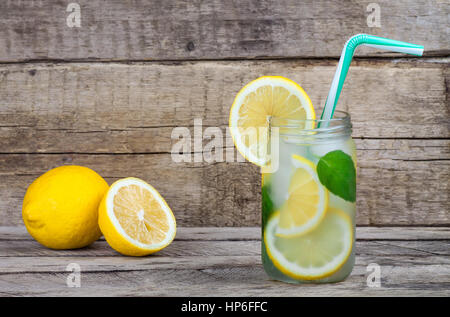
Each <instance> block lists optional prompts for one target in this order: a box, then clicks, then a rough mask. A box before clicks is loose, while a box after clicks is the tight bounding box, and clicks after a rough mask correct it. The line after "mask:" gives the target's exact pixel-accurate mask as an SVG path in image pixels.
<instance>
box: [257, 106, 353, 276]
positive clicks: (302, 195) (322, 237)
mask: <svg viewBox="0 0 450 317" xmlns="http://www.w3.org/2000/svg"><path fill="white" fill-rule="evenodd" d="M319 126H321V127H322V128H318V127H319ZM324 126H326V127H324ZM271 129H272V131H274V130H275V129H277V133H273V134H272V137H276V138H277V140H278V142H279V151H278V164H277V165H278V168H276V169H274V171H272V172H271V173H264V174H263V176H262V262H263V265H264V269H265V271H266V272H267V274H268V275H269V276H270V277H272V278H274V279H277V280H281V281H285V282H291V283H303V282H313V283H325V282H338V281H341V280H343V279H345V278H346V277H347V276H348V275H349V274H350V272H351V271H352V268H353V265H354V262H355V255H354V252H355V251H354V241H355V238H354V237H355V200H356V193H355V191H356V183H355V178H356V151H355V144H354V142H353V140H352V138H351V132H352V131H351V122H350V117H349V115H348V114H347V113H345V112H339V111H336V113H335V115H334V118H333V119H332V120H329V121H328V122H327V124H326V125H324V124H321V123H320V120H288V119H280V118H276V117H272V118H271Z"/></svg>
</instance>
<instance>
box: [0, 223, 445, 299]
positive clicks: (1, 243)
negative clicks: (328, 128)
mask: <svg viewBox="0 0 450 317" xmlns="http://www.w3.org/2000/svg"><path fill="white" fill-rule="evenodd" d="M448 230H449V228H420V227H418V228H370V227H364V228H358V234H359V233H361V235H362V236H363V238H364V237H365V238H373V237H375V238H378V239H380V241H367V240H358V241H357V243H356V254H357V256H356V265H355V268H354V270H353V272H352V274H351V275H350V277H349V278H348V279H347V280H345V281H344V282H342V283H338V284H325V285H321V286H320V287H318V286H317V285H302V286H301V287H299V286H296V285H290V284H284V283H279V282H275V281H272V280H271V279H270V278H269V277H268V276H267V275H266V274H265V273H264V271H263V268H262V265H261V260H260V256H259V252H260V241H258V236H259V228H255V227H252V228H183V227H181V228H180V229H179V233H180V234H179V236H180V239H181V238H182V239H184V240H178V238H177V239H176V240H175V241H174V242H173V243H172V244H171V245H170V246H169V247H167V248H166V249H164V250H162V251H160V252H158V253H156V254H155V255H152V256H149V257H143V258H133V257H124V256H119V255H117V254H116V253H113V251H112V250H111V249H109V247H108V246H107V244H106V242H105V241H104V240H101V241H98V242H95V243H94V244H93V245H92V246H91V247H88V248H84V249H80V250H72V251H56V250H50V249H46V248H45V247H43V246H41V245H39V244H38V243H37V242H35V241H31V240H30V239H29V236H27V235H26V234H25V232H24V228H23V227H0V253H1V254H0V259H1V260H0V294H2V295H3V296H11V295H31V296H36V295H41V296H42V295H48V296H49V295H58V296H61V295H64V296H74V295H75V296H76V295H78V296H80V295H84V296H86V295H97V296H107V295H109V296H120V295H121V296H125V295H141V296H144V295H146V296H187V295H190V296H202V295H203V296H205V295H209V296H210V295H211V294H213V295H216V296H229V295H234V296H258V295H259V296H289V295H290V296H311V295H316V296H324V295H328V296H351V295H359V296H373V295H382V296H389V295H390V296H393V295H397V296H407V295H420V296H448V295H450V291H449V290H450V288H449V287H450V278H449V276H450V257H449V248H448V246H449V242H450V239H449V231H448ZM433 232H434V233H433ZM408 237H409V238H411V239H418V238H419V239H426V241H419V240H414V241H412V240H411V241H408V240H403V241H395V240H391V241H387V240H389V239H392V238H394V239H406V238H408ZM435 237H439V238H440V239H444V240H434V241H429V240H428V239H431V238H435ZM241 238H243V239H249V240H246V241H243V240H239V239H241ZM383 238H385V239H386V241H382V239H383ZM219 240H225V241H219ZM70 263H77V264H78V265H80V268H81V287H80V288H68V287H67V286H66V280H67V277H68V274H69V273H70V272H67V271H66V268H67V265H68V264H70ZM370 263H377V264H379V265H380V267H381V288H370V287H368V286H367V284H366V278H367V274H368V273H367V271H366V268H367V265H368V264H370ZM194 281H195V283H194ZM192 285H195V287H192Z"/></svg>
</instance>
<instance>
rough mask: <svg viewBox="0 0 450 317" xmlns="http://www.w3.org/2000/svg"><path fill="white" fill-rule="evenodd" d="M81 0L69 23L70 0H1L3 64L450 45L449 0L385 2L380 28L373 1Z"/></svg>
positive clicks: (433, 49) (438, 50)
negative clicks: (352, 43)
mask: <svg viewBox="0 0 450 317" xmlns="http://www.w3.org/2000/svg"><path fill="white" fill-rule="evenodd" d="M77 3H79V4H80V6H81V27H80V28H77V27H74V28H70V27H68V26H67V24H66V17H67V16H68V15H69V13H67V12H66V8H67V5H68V3H66V2H63V1H56V0H52V1H42V0H32V1H31V0H30V1H2V2H1V3H0V62H16V61H26V60H30V59H31V60H33V59H54V60H68V59H72V60H73V59H76V60H179V59H181V60H184V59H223V58H255V57H305V56H306V57H310V56H316V57H328V56H333V57H337V56H339V54H340V53H341V49H342V46H343V45H344V43H345V41H346V40H347V39H348V38H349V37H350V36H351V35H354V34H357V33H364V32H365V33H370V34H375V35H380V36H385V37H389V38H394V39H399V40H404V41H410V42H414V43H419V44H422V45H424V46H425V48H426V53H427V54H432V55H445V54H448V52H449V50H450V47H449V42H448V39H449V36H450V31H449V28H448V24H449V18H448V14H447V13H448V11H449V10H450V9H449V4H448V2H447V1H432V0H420V1H413V2H412V1H407V0H401V1H388V0H380V1H377V4H378V5H379V6H380V10H381V11H380V27H369V26H368V24H367V17H368V15H369V12H368V11H367V8H368V4H369V3H371V0H363V1H358V3H356V4H355V3H349V2H348V1H345V0H339V1H325V0H322V1H315V0H308V1H290V0H284V1H252V0H245V1H232V2H229V1H225V2H224V1H220V0H216V1H207V2H203V1H189V2H186V1H162V0H153V1H141V0H133V1H126V2H123V1H120V0H114V1H108V2H107V3H104V2H102V1H87V0H80V1H78V2H77ZM358 54H359V55H364V56H373V55H375V56H379V55H392V54H389V53H386V52H385V53H381V52H377V51H375V50H368V49H367V50H362V51H360V52H358Z"/></svg>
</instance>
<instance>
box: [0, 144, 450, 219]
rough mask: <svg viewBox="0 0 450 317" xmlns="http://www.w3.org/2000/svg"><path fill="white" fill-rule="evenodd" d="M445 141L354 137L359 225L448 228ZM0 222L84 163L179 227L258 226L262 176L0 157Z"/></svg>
mask: <svg viewBox="0 0 450 317" xmlns="http://www.w3.org/2000/svg"><path fill="white" fill-rule="evenodd" d="M449 142H450V141H448V140H422V141H420V140H357V149H358V150H357V152H358V160H359V162H358V186H357V223H358V224H360V225H421V224H426V225H449V224H450V218H449V212H448V210H450V205H449V197H448V196H449V181H448V180H449V178H450V177H449V176H450V175H449V173H450V163H449V162H450V161H449V152H448V149H449ZM0 163H1V164H0V175H1V178H2V182H1V183H0V197H1V199H0V215H1V217H0V222H1V224H2V225H17V224H22V219H21V204H22V199H23V196H24V194H25V191H26V188H27V187H28V186H29V184H31V182H32V181H33V180H34V179H35V178H37V177H38V176H39V175H40V174H42V173H43V172H44V171H47V170H49V169H51V168H54V167H56V166H59V165H64V164H75V165H82V166H88V167H90V168H92V169H94V170H95V171H97V172H98V173H100V175H102V176H103V177H105V179H106V180H107V181H108V182H109V183H112V182H113V181H115V180H117V179H119V178H124V177H127V176H136V177H140V178H142V179H144V180H147V181H148V182H150V183H151V184H152V185H153V186H155V187H156V188H157V189H158V190H159V191H160V193H161V194H162V195H163V197H165V198H166V200H167V202H168V203H169V205H170V206H171V208H172V210H173V211H174V213H175V216H176V218H177V221H178V223H179V224H181V225H183V226H202V225H203V226H243V225H244V226H248V225H257V224H259V223H260V199H261V197H260V190H261V189H260V186H261V185H260V174H259V170H258V168H257V167H256V166H253V165H252V164H250V163H238V162H234V163H226V162H215V163H210V164H209V163H194V162H193V163H175V162H173V161H172V159H171V156H170V154H121V155H117V154H116V155H110V154H95V155H92V154H70V153H67V154H0Z"/></svg>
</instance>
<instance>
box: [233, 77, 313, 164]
mask: <svg viewBox="0 0 450 317" xmlns="http://www.w3.org/2000/svg"><path fill="white" fill-rule="evenodd" d="M272 116H273V117H277V118H282V119H294V120H305V119H312V120H313V119H315V118H316V115H315V112H314V108H313V105H312V102H311V100H310V99H309V97H308V95H307V94H306V93H305V91H304V90H303V88H302V87H300V86H299V85H298V84H297V83H295V82H293V81H292V80H290V79H287V78H284V77H281V76H264V77H260V78H258V79H256V80H254V81H252V82H250V83H249V84H247V85H246V86H245V87H244V88H242V89H241V90H240V91H239V93H238V94H237V96H236V98H235V99H234V102H233V105H232V107H231V110H230V119H229V126H230V132H231V136H232V138H233V141H234V144H235V145H236V148H237V149H238V151H239V152H240V153H241V154H242V156H243V157H245V158H246V159H247V160H249V161H250V162H252V163H254V164H256V165H259V166H264V165H266V164H267V163H268V162H269V161H270V158H269V155H267V150H266V148H267V145H268V123H269V120H268V118H270V117H272Z"/></svg>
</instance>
